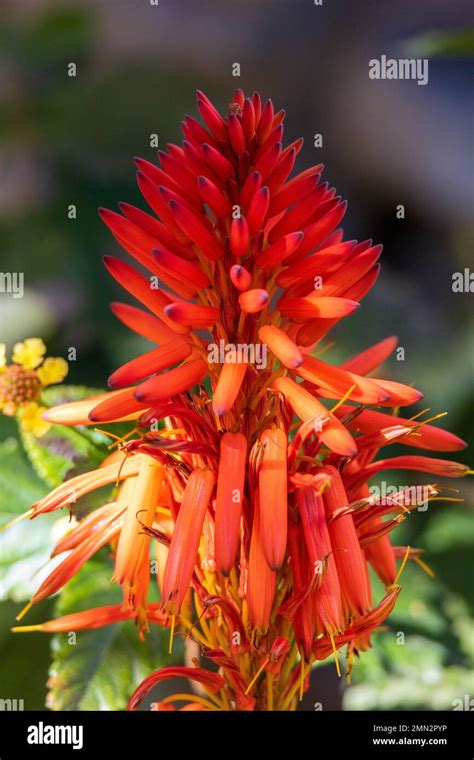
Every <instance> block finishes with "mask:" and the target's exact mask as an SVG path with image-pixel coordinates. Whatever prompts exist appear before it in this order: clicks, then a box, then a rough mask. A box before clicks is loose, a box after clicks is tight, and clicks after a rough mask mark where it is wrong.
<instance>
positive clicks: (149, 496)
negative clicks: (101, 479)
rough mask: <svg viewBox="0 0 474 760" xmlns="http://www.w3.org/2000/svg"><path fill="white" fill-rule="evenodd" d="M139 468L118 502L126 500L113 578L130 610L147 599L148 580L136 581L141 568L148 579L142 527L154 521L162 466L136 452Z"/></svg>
mask: <svg viewBox="0 0 474 760" xmlns="http://www.w3.org/2000/svg"><path fill="white" fill-rule="evenodd" d="M138 459H139V460H140V469H139V471H138V474H137V476H136V477H135V478H133V480H131V481H128V483H126V484H125V486H124V490H123V492H122V494H121V501H123V502H125V503H126V512H125V520H124V524H123V528H122V530H121V532H120V538H119V541H118V545H117V553H116V556H115V572H114V579H115V580H116V581H117V583H120V585H121V586H122V589H123V594H124V602H125V603H126V604H127V605H129V606H130V607H132V608H133V609H136V608H137V607H138V608H139V607H140V606H141V604H142V603H143V601H144V599H145V598H146V592H147V591H148V583H147V584H146V586H145V587H143V583H142V584H139V582H138V581H139V578H141V569H142V568H143V567H144V568H145V569H146V570H148V573H147V574H146V577H147V578H148V581H149V567H150V561H149V553H150V537H149V536H147V535H146V534H145V533H144V532H143V527H144V526H146V527H148V528H149V527H150V526H151V525H152V523H153V520H154V517H155V512H156V508H157V506H158V501H159V497H160V491H161V484H162V480H163V467H162V466H161V464H160V463H159V462H157V461H156V460H155V459H152V458H151V457H148V456H146V455H143V454H142V455H139V457H138Z"/></svg>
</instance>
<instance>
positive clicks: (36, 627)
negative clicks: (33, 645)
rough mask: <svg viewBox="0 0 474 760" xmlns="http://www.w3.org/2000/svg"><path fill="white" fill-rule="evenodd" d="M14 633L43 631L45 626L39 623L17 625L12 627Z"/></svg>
mask: <svg viewBox="0 0 474 760" xmlns="http://www.w3.org/2000/svg"><path fill="white" fill-rule="evenodd" d="M10 630H11V632H12V633H30V631H42V630H43V626H42V625H41V624H38V625H16V626H14V627H13V628H10Z"/></svg>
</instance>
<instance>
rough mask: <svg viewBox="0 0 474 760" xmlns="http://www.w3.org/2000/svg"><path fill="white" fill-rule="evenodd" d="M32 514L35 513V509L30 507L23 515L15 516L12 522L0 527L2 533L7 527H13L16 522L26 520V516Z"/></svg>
mask: <svg viewBox="0 0 474 760" xmlns="http://www.w3.org/2000/svg"><path fill="white" fill-rule="evenodd" d="M31 514H33V509H29V510H28V512H23V514H22V515H18V517H15V518H14V519H13V520H10V522H7V523H5V525H2V526H1V528H0V533H1V532H2V531H4V530H6V529H7V528H11V526H12V525H16V523H19V522H20V521H21V520H24V519H25V518H26V517H29V516H30V515H31Z"/></svg>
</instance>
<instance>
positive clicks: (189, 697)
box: [161, 694, 217, 710]
mask: <svg viewBox="0 0 474 760" xmlns="http://www.w3.org/2000/svg"><path fill="white" fill-rule="evenodd" d="M161 701H162V702H163V704H165V705H167V704H168V703H170V702H197V703H198V704H199V705H202V706H203V707H206V708H207V709H208V710H217V706H216V705H213V704H212V702H209V701H208V700H207V699H204V697H199V696H198V695H197V694H171V695H170V696H169V697H165V698H164V699H162V700H161Z"/></svg>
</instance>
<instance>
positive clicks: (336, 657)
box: [329, 633, 341, 678]
mask: <svg viewBox="0 0 474 760" xmlns="http://www.w3.org/2000/svg"><path fill="white" fill-rule="evenodd" d="M329 638H330V639H331V646H332V651H333V654H334V660H335V663H336V670H337V675H338V676H339V678H340V677H341V668H340V665H339V658H338V656H337V649H336V642H335V641H334V636H333V634H332V633H330V634H329Z"/></svg>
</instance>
